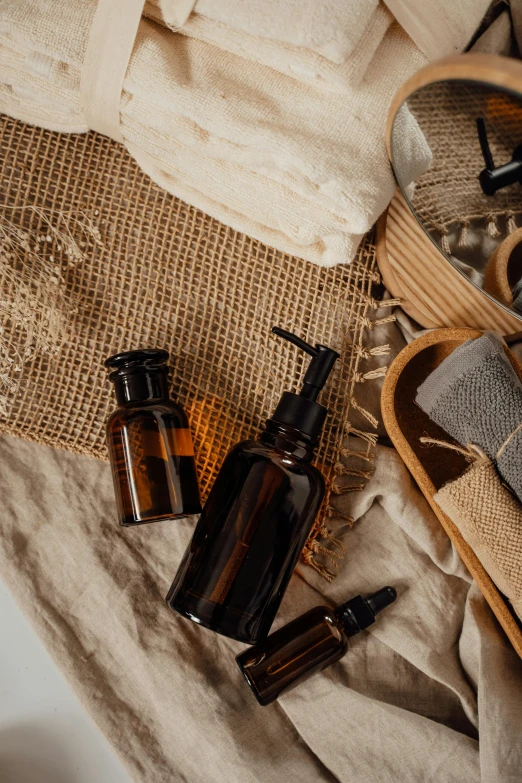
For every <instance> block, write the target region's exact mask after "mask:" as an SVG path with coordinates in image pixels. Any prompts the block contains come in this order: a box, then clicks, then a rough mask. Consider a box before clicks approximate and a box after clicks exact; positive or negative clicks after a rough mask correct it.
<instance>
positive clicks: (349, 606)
mask: <svg viewBox="0 0 522 783" xmlns="http://www.w3.org/2000/svg"><path fill="white" fill-rule="evenodd" d="M396 598H397V591H396V590H395V588H394V587H383V588H382V589H381V590H377V592H376V593H372V594H371V595H367V596H366V598H363V597H362V595H357V596H356V597H355V598H352V599H351V600H350V601H347V602H346V603H345V604H341V606H338V607H337V608H336V609H335V616H336V617H337V619H338V620H340V621H341V622H342V624H343V627H344V629H345V631H346V633H347V634H348V636H355V634H357V633H359V631H363V630H364V629H365V628H368V626H369V625H372V624H373V623H374V622H375V615H377V614H379V612H381V611H382V610H383V609H385V608H386V607H387V606H389V605H390V604H392V603H393V602H394V601H395V599H396Z"/></svg>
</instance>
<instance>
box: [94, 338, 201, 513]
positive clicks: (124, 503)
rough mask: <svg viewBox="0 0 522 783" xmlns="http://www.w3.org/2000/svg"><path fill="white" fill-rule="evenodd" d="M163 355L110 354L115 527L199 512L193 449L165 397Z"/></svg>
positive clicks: (182, 418)
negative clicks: (113, 399)
mask: <svg viewBox="0 0 522 783" xmlns="http://www.w3.org/2000/svg"><path fill="white" fill-rule="evenodd" d="M168 358H169V354H168V352H167V351H163V350H157V349H146V350H140V351H127V352H126V353H119V354H116V355H115V356H110V357H109V358H108V359H107V360H106V362H105V366H106V367H107V368H109V369H111V370H112V372H111V374H110V375H109V378H110V380H111V381H112V382H113V383H114V386H115V391H116V398H117V400H118V404H119V406H120V407H119V408H118V409H117V410H116V411H115V412H114V413H113V414H112V416H110V417H109V420H108V421H107V444H108V447H109V456H110V461H111V467H112V475H113V479H114V490H115V493H116V503H117V506H118V514H119V518H120V524H121V525H125V526H128V525H142V524H144V523H146V522H156V521H158V520H161V519H176V518H178V517H185V516H188V515H190V514H199V512H200V511H201V505H200V501H199V491H198V482H197V476H196V466H195V462H194V449H193V446H192V437H191V433H190V429H189V424H188V420H187V417H186V415H185V412H184V411H183V408H182V407H181V406H180V405H178V404H176V403H175V402H172V400H170V399H169V392H168V381H167V372H168V371H167V367H166V362H167V360H168Z"/></svg>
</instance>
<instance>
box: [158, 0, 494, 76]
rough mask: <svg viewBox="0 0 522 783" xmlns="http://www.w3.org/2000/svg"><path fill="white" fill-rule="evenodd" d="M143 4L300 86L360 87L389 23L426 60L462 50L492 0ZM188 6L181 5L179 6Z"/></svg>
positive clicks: (165, 0) (171, 0) (174, 0)
mask: <svg viewBox="0 0 522 783" xmlns="http://www.w3.org/2000/svg"><path fill="white" fill-rule="evenodd" d="M188 1H189V2H190V5H192V6H193V11H192V13H190V14H187V8H186V5H185V4H184V3H183V0H181V7H182V10H183V11H184V13H183V14H182V16H181V17H180V0H148V3H147V6H146V10H145V13H146V14H147V15H150V16H151V17H153V18H154V19H156V20H158V21H163V22H164V23H165V24H166V25H168V26H169V27H171V28H172V29H176V30H179V31H180V32H182V33H183V34H184V35H190V36H193V37H195V38H199V39H200V40H203V41H207V42H208V43H212V44H214V45H216V46H218V47H220V48H221V49H225V50H227V51H229V52H233V53H235V54H239V55H241V56H242V57H246V58H248V59H250V60H254V61H255V62H259V63H263V64H265V65H270V67H272V68H275V69H276V70H278V71H281V72H282V73H286V74H288V75H290V76H293V77H294V78H297V79H300V80H302V81H315V82H321V83H322V84H325V85H328V86H330V87H333V88H335V89H344V87H345V86H346V85H347V84H353V83H354V79H357V80H360V78H361V77H362V75H363V72H364V70H365V69H366V67H367V66H368V64H369V62H370V60H371V58H372V57H373V55H374V53H375V51H376V49H377V47H378V45H379V43H380V42H381V41H382V38H383V36H384V34H385V32H386V29H387V28H388V27H389V25H390V24H391V22H392V20H393V18H394V17H395V18H396V19H397V20H398V22H399V23H400V24H401V25H402V27H403V28H404V29H405V30H406V32H407V33H408V34H409V35H410V36H411V38H412V39H413V41H414V42H415V44H416V45H417V46H418V47H419V49H421V51H423V52H424V54H425V55H426V56H427V57H428V58H429V59H430V60H436V59H438V58H440V57H443V56H444V55H447V54H456V53H457V52H460V51H462V50H463V49H464V48H465V47H466V45H467V44H468V43H469V40H470V38H471V37H472V35H473V33H474V32H475V30H476V29H477V27H478V26H479V24H480V22H481V21H482V18H483V16H484V14H485V13H486V10H487V8H488V6H489V4H490V0H460V2H454V0H436V2H418V0H385V2H378V1H377V0H321V1H320V2H318V0H188ZM186 2H187V0H185V3H186Z"/></svg>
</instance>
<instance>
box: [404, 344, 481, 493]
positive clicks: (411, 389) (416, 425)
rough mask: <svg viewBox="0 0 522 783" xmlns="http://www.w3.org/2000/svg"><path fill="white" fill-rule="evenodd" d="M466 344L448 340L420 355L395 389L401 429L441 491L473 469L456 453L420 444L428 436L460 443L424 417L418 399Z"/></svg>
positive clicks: (406, 370) (425, 350) (410, 361)
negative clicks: (420, 391) (437, 370)
mask: <svg viewBox="0 0 522 783" xmlns="http://www.w3.org/2000/svg"><path fill="white" fill-rule="evenodd" d="M462 342H464V341H463V340H445V341H444V342H441V343H435V344H434V345H429V346H428V347H426V348H424V349H423V350H422V351H419V353H417V354H416V355H415V356H413V357H412V358H411V359H410V360H409V362H408V363H407V364H406V366H405V367H404V369H403V370H402V372H401V374H400V376H399V378H398V380H397V386H396V387H395V395H394V407H395V415H396V417H397V423H398V425H399V428H400V430H401V431H402V433H403V435H404V437H405V438H406V440H407V441H408V443H409V445H410V447H411V449H412V450H413V451H414V452H415V456H416V457H417V459H418V460H419V462H420V463H421V465H422V467H423V468H424V470H425V471H426V473H427V474H428V477H429V479H430V480H431V482H432V483H433V485H434V486H435V488H436V489H437V490H438V489H440V488H441V487H442V486H443V484H445V483H446V482H447V481H450V480H452V479H454V478H457V476H460V475H461V474H462V473H463V472H464V471H465V470H466V468H467V467H469V463H468V462H466V459H465V457H464V456H463V455H462V454H459V453H458V452H456V451H452V450H450V449H444V448H441V447H439V446H429V445H427V444H423V443H421V442H420V438H421V437H422V436H425V437H428V438H436V439H437V440H443V441H446V442H447V443H454V444H455V443H456V441H454V440H453V439H452V438H451V437H450V436H449V435H448V433H447V432H445V430H443V429H442V428H441V427H439V426H438V425H437V424H435V422H433V421H432V420H431V419H430V417H429V416H428V414H427V413H424V411H423V410H422V408H420V407H419V406H418V405H417V403H416V402H415V397H416V396H417V389H418V388H419V386H420V385H421V383H423V381H425V380H426V378H427V377H428V375H430V374H431V373H432V372H433V370H434V369H435V368H436V367H438V366H439V364H440V363H441V362H442V361H444V359H446V357H447V356H449V355H450V353H451V352H452V351H453V350H454V349H455V348H457V346H459V345H461V343H462Z"/></svg>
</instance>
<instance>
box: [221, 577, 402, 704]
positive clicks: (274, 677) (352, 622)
mask: <svg viewBox="0 0 522 783" xmlns="http://www.w3.org/2000/svg"><path fill="white" fill-rule="evenodd" d="M396 597H397V593H396V592H395V590H394V588H393V587H383V588H382V590H378V591H377V592H376V593H373V594H372V595H369V596H367V597H366V598H363V597H362V596H361V595H358V596H356V597H355V598H352V599H351V600H350V601H347V602H346V603H345V604H341V606H338V607H337V608H336V609H330V608H329V607H328V606H316V607H315V608H314V609H311V610H310V611H309V612H306V614H302V615H301V616H300V617H298V618H297V619H296V620H293V621H292V622H291V623H288V625H284V626H283V627H282V628H279V630H278V631H276V632H275V633H273V634H271V635H270V636H269V637H268V638H267V639H265V640H264V641H262V642H260V643H259V644H257V645H256V646H255V647H250V649H248V650H245V652H243V653H241V655H238V656H237V658H236V661H237V665H238V666H239V668H240V670H241V672H242V673H243V675H244V677H245V679H246V681H247V682H248V684H249V685H250V688H251V689H252V691H253V693H254V696H255V697H256V699H257V700H258V702H259V703H260V704H261V705H263V706H265V705H266V704H270V703H271V702H273V701H275V700H276V699H277V698H278V696H280V695H281V693H282V692H283V691H287V690H290V688H293V687H294V686H295V685H297V684H298V683H299V682H302V681H303V680H304V679H306V678H307V677H309V676H310V675H311V674H314V673H315V672H320V671H322V670H323V669H326V668H327V666H331V665H332V663H335V662H336V661H338V660H339V659H340V658H342V657H343V655H345V654H346V652H347V651H348V638H349V637H350V636H355V634H357V633H359V631H362V630H363V628H367V627H368V626H369V625H371V624H372V623H374V622H375V615H376V614H378V612H380V611H381V610H382V609H384V608H385V607H386V606H389V605H390V604H391V603H393V601H395V599H396Z"/></svg>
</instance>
